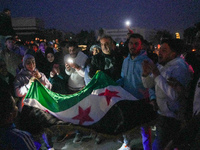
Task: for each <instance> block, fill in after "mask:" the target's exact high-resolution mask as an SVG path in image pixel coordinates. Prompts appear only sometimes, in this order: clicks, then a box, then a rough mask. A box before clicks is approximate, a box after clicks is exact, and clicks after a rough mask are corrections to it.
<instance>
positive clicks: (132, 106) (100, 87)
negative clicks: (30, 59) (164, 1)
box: [24, 71, 156, 134]
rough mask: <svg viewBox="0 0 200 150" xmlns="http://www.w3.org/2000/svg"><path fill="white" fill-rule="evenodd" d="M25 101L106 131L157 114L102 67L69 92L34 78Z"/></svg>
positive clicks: (66, 119)
mask: <svg viewBox="0 0 200 150" xmlns="http://www.w3.org/2000/svg"><path fill="white" fill-rule="evenodd" d="M24 105H26V106H31V107H34V108H38V109H40V110H43V111H45V112H48V113H50V114H51V115H53V116H54V117H56V118H58V119H60V120H62V121H64V122H68V123H72V124H74V125H79V126H84V127H86V128H91V129H94V130H96V131H98V132H102V133H109V134H118V133H120V132H124V131H127V130H129V129H131V128H133V127H135V126H137V125H141V124H142V123H147V122H149V121H151V120H152V119H155V117H156V113H155V112H154V111H153V109H152V107H151V106H150V105H149V104H146V103H144V102H143V101H141V100H138V99H136V98H135V97H134V96H132V95H131V94H130V93H128V92H127V91H125V90H124V89H123V88H122V87H121V86H118V85H117V84H116V83H115V82H114V81H113V80H112V79H111V78H110V77H108V76H107V75H106V74H104V73H103V72H101V71H100V72H98V73H96V74H95V76H94V77H93V78H92V80H91V82H90V83H89V84H88V85H87V86H85V88H83V89H82V90H81V91H79V92H77V93H75V94H72V95H62V94H58V93H54V92H52V91H51V90H49V89H47V88H45V87H44V86H43V85H42V84H41V83H40V82H39V81H37V80H36V81H35V82H34V83H33V84H32V85H31V87H30V89H29V91H28V93H27V95H26V97H25V99H24Z"/></svg>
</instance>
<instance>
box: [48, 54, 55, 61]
mask: <svg viewBox="0 0 200 150" xmlns="http://www.w3.org/2000/svg"><path fill="white" fill-rule="evenodd" d="M54 59H55V57H54V54H52V53H48V54H47V60H48V61H49V62H53V61H54Z"/></svg>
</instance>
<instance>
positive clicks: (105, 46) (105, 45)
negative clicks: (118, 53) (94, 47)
mask: <svg viewBox="0 0 200 150" xmlns="http://www.w3.org/2000/svg"><path fill="white" fill-rule="evenodd" d="M100 43H101V49H102V52H103V53H104V54H107V55H109V54H110V53H111V50H112V41H111V40H110V39H109V38H103V39H101V40H100Z"/></svg>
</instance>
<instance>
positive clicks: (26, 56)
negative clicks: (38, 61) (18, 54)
mask: <svg viewBox="0 0 200 150" xmlns="http://www.w3.org/2000/svg"><path fill="white" fill-rule="evenodd" d="M29 58H34V56H33V55H30V54H26V55H25V56H24V57H23V66H24V68H26V66H25V63H26V60H27V59H29ZM34 60H35V58H34Z"/></svg>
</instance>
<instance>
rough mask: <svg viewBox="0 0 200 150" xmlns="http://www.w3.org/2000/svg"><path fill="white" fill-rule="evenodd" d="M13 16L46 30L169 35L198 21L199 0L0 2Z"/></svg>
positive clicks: (1, 8) (23, 0) (181, 30)
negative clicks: (33, 21) (137, 31)
mask: <svg viewBox="0 0 200 150" xmlns="http://www.w3.org/2000/svg"><path fill="white" fill-rule="evenodd" d="M3 8H9V9H10V10H11V12H12V17H37V18H40V19H43V20H44V22H45V28H55V29H59V30H63V31H66V32H68V31H71V32H74V33H78V32H80V31H81V29H83V30H88V31H90V30H97V29H99V28H106V29H119V28H120V29H122V28H126V27H125V21H126V20H130V21H131V27H141V28H148V29H156V30H163V29H166V30H168V31H170V32H171V33H174V32H183V30H184V29H186V28H188V27H191V26H194V24H195V23H197V22H200V0H40V1H39V0H15V1H14V0H0V10H1V11H2V10H3Z"/></svg>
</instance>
